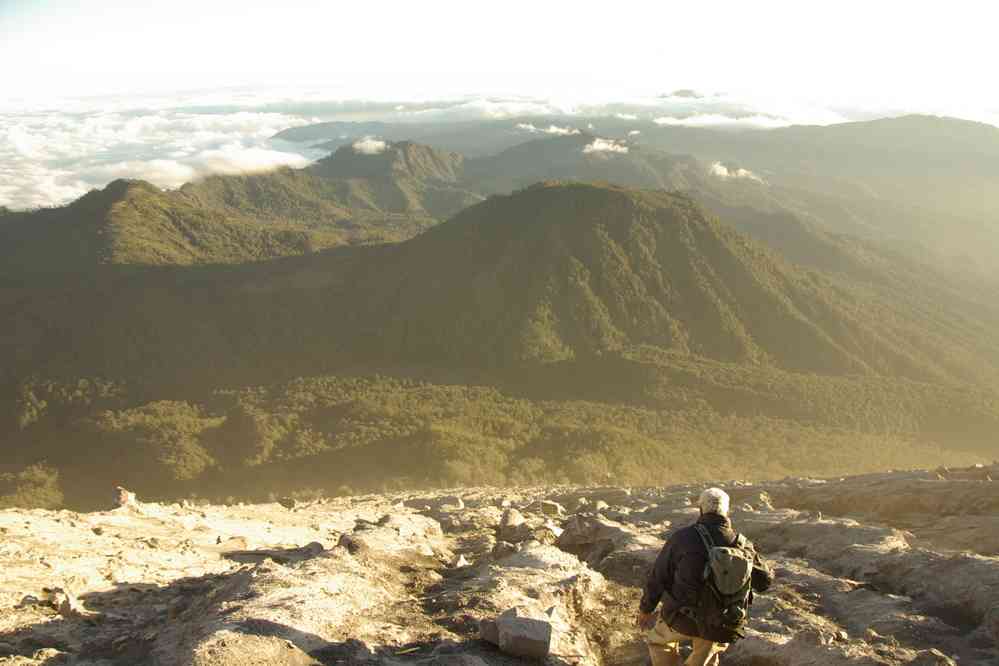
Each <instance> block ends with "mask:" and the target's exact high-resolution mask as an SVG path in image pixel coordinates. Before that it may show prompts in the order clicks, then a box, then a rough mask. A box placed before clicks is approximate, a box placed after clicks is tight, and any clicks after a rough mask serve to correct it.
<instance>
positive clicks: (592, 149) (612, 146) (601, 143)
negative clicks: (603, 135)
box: [583, 138, 628, 153]
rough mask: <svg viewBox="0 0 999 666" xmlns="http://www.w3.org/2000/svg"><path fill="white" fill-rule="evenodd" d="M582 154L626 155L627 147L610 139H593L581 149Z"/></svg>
mask: <svg viewBox="0 0 999 666" xmlns="http://www.w3.org/2000/svg"><path fill="white" fill-rule="evenodd" d="M583 152H584V153H627V152H628V146H625V145H624V144H620V143H618V142H616V141H612V140H610V139H599V138H598V139H594V140H593V141H592V142H591V143H588V144H586V145H585V146H584V147H583Z"/></svg>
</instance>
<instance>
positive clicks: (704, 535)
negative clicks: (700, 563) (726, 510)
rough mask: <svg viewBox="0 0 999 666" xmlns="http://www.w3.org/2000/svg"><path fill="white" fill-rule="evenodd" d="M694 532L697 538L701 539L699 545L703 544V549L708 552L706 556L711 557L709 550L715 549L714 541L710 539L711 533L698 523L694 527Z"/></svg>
mask: <svg viewBox="0 0 999 666" xmlns="http://www.w3.org/2000/svg"><path fill="white" fill-rule="evenodd" d="M694 530H695V531H696V532H697V536H699V537H701V543H703V544H704V549H705V550H706V551H707V552H708V555H711V549H712V548H714V547H715V540H714V539H712V538H711V531H710V530H709V529H708V528H707V527H705V526H704V525H702V524H700V523H697V524H695V525H694Z"/></svg>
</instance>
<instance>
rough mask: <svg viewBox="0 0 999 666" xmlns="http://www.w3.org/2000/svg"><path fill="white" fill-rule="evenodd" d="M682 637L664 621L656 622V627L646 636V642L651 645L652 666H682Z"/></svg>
mask: <svg viewBox="0 0 999 666" xmlns="http://www.w3.org/2000/svg"><path fill="white" fill-rule="evenodd" d="M680 636H681V635H680V634H677V633H676V632H674V631H673V630H672V629H670V628H669V625H667V624H666V623H665V622H663V621H662V620H659V621H658V622H656V626H654V627H652V629H649V631H648V633H646V635H645V640H646V642H647V643H648V645H649V657H651V658H652V666H682V664H683V662H682V661H681V659H680Z"/></svg>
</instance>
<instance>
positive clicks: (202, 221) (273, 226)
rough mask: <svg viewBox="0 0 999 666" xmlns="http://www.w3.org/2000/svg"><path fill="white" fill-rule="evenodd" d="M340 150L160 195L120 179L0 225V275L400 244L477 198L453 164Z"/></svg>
mask: <svg viewBox="0 0 999 666" xmlns="http://www.w3.org/2000/svg"><path fill="white" fill-rule="evenodd" d="M368 157H369V156H367V155H359V154H355V153H354V151H353V150H352V149H351V148H349V147H347V148H344V149H342V150H341V151H338V152H337V153H336V154H335V155H332V156H330V157H329V158H327V159H324V160H321V161H320V162H319V163H317V164H315V165H314V166H312V167H309V168H306V169H301V170H295V169H287V168H284V169H278V170H276V171H272V172H268V173H261V174H251V175H236V176H212V177H209V178H206V179H203V180H200V181H197V182H194V183H189V184H187V185H184V186H183V187H181V188H180V189H179V190H175V191H162V190H160V189H159V188H156V187H154V186H153V185H151V184H149V183H146V182H142V181H125V180H119V181H115V182H113V183H111V184H109V185H108V186H107V187H105V188H104V189H103V190H94V191H92V192H90V193H88V194H87V195H85V196H84V197H82V198H80V199H79V200H77V201H75V202H73V203H71V204H69V205H68V206H64V207H61V208H54V209H45V210H40V211H35V212H28V213H9V214H5V215H4V216H3V217H2V218H0V276H3V275H7V276H18V275H23V274H44V273H63V272H69V271H76V270H81V269H86V268H88V267H92V266H96V265H102V264H122V265H156V266H161V265H191V264H219V263H223V264H232V263H242V262H252V261H260V260H264V259H274V258H277V257H283V256H289V255H299V254H307V253H310V252H315V251H317V250H321V249H323V248H328V247H333V246H337V245H344V244H357V243H370V242H383V241H396V240H402V239H405V238H410V237H412V236H414V235H416V234H417V233H419V232H421V231H422V230H424V229H426V228H427V227H429V226H431V225H433V224H435V223H437V222H438V221H440V220H441V219H444V218H446V217H448V216H450V215H452V214H454V213H455V212H457V211H458V210H460V209H461V208H463V207H465V206H467V205H469V204H471V203H474V202H476V201H478V200H480V197H478V196H477V195H475V194H472V193H470V192H467V191H465V190H462V189H460V188H458V187H457V186H455V185H454V181H455V180H456V178H457V174H458V173H460V169H461V158H460V156H456V155H451V154H444V153H438V152H437V151H434V150H433V149H431V148H428V147H424V146H416V145H414V144H408V143H405V144H400V145H392V146H390V147H389V149H388V150H387V151H386V153H385V154H384V155H378V156H372V157H375V158H378V159H377V160H376V162H377V168H371V163H370V160H368V159H367V158H368Z"/></svg>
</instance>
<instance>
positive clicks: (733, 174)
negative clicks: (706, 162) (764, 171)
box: [710, 162, 763, 183]
mask: <svg viewBox="0 0 999 666" xmlns="http://www.w3.org/2000/svg"><path fill="white" fill-rule="evenodd" d="M710 171H711V174H712V175H713V176H717V177H718V178H741V179H745V180H755V181H756V182H757V183H762V182H763V179H762V178H760V177H759V176H757V175H756V174H755V173H753V172H752V171H750V170H749V169H743V168H741V167H740V168H738V169H729V168H728V167H727V166H725V165H724V164H722V163H721V162H715V163H714V164H712V165H711V168H710Z"/></svg>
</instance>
